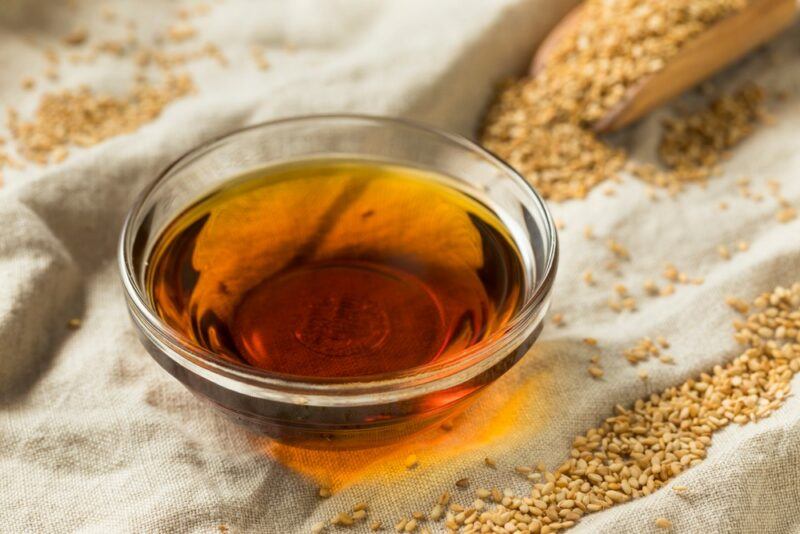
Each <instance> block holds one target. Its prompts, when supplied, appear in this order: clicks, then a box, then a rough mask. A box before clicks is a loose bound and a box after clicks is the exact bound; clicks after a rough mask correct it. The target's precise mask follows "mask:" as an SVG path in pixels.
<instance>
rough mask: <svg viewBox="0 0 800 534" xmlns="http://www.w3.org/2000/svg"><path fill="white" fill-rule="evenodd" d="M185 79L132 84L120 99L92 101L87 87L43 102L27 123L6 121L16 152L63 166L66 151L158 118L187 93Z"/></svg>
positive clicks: (46, 97) (190, 86)
mask: <svg viewBox="0 0 800 534" xmlns="http://www.w3.org/2000/svg"><path fill="white" fill-rule="evenodd" d="M193 90H194V84H193V83H192V80H191V79H190V78H189V77H188V76H185V75H184V76H170V77H168V78H167V79H166V81H165V82H164V83H163V84H160V85H151V84H147V83H141V84H137V86H136V87H135V88H134V90H133V92H132V93H131V94H129V95H126V96H124V97H122V98H114V97H111V96H105V95H95V94H94V93H93V92H92V91H91V89H89V88H88V87H81V88H79V89H78V90H75V91H71V90H64V91H59V92H54V93H47V94H45V95H43V96H42V99H41V101H40V103H39V107H38V109H37V110H36V114H35V116H34V118H33V119H32V120H31V121H20V120H19V119H18V117H17V114H16V113H15V112H13V111H12V112H10V113H9V115H8V127H9V130H10V131H11V134H12V135H13V136H14V138H15V139H16V141H17V151H18V153H19V155H20V156H22V157H23V158H25V159H26V160H28V161H31V162H35V163H40V164H47V163H58V162H60V161H63V160H64V159H65V158H66V157H67V155H68V154H69V152H68V147H69V146H71V145H74V146H79V147H88V146H92V145H96V144H97V143H99V142H101V141H103V140H105V139H108V138H109V137H113V136H116V135H120V134H123V133H128V132H132V131H134V130H137V129H138V128H139V127H140V126H142V125H143V124H145V123H148V122H150V121H152V120H153V119H155V118H156V117H158V116H159V115H160V114H161V111H162V110H163V109H164V107H166V106H167V105H168V104H169V103H170V102H172V101H174V100H176V99H178V98H180V97H182V96H185V95H187V94H189V93H191V92H192V91H193Z"/></svg>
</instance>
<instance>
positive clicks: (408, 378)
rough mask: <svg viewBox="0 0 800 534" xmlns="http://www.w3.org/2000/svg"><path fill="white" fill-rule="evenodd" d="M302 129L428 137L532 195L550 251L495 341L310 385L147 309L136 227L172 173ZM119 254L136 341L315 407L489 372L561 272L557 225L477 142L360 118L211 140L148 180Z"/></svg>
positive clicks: (531, 324)
mask: <svg viewBox="0 0 800 534" xmlns="http://www.w3.org/2000/svg"><path fill="white" fill-rule="evenodd" d="M306 121H334V122H339V121H356V122H366V123H371V124H376V125H379V126H383V127H390V128H391V127H401V128H406V129H411V130H415V131H420V132H424V133H427V134H432V135H434V136H437V137H440V138H442V139H443V140H446V141H448V142H450V143H453V144H456V145H458V146H460V147H461V148H464V149H467V150H468V151H470V152H473V153H477V154H478V155H480V156H481V157H483V158H485V159H486V160H488V161H489V162H491V163H492V164H494V165H495V166H497V167H499V168H500V169H502V170H503V171H504V172H505V174H506V175H507V177H509V178H510V179H511V180H512V181H514V182H516V184H517V185H519V186H521V189H522V190H523V191H526V192H527V193H528V194H529V195H530V198H529V200H532V201H533V203H534V205H535V206H536V209H537V210H538V211H539V214H540V215H541V216H542V220H543V221H544V222H545V227H544V228H541V227H540V225H538V224H537V227H539V231H540V232H542V233H543V234H544V237H545V238H546V240H547V244H549V246H547V247H546V250H545V253H546V258H545V269H544V272H543V273H541V275H539V276H537V278H536V280H535V281H534V284H533V288H531V289H532V290H531V291H530V292H529V293H530V294H528V295H526V298H525V300H524V302H523V304H522V306H521V307H520V309H519V310H518V311H517V312H516V313H515V314H514V316H513V317H512V318H511V319H510V320H509V322H508V323H507V324H506V325H505V326H504V327H503V329H502V330H501V332H500V333H499V334H498V335H495V336H493V337H492V338H489V339H488V340H484V342H481V343H480V344H477V345H475V346H473V347H469V348H467V349H465V350H464V351H462V352H461V356H460V357H458V358H456V359H453V360H452V361H448V362H447V363H446V364H441V365H439V366H437V365H436V364H435V363H434V364H428V365H424V366H420V367H416V368H413V369H411V370H405V371H398V372H393V373H386V374H380V375H369V376H368V377H365V378H366V379H365V380H360V379H359V380H356V381H354V379H353V378H348V377H343V378H313V379H307V378H304V377H297V376H293V375H285V374H281V373H275V372H270V371H266V370H262V369H257V368H253V367H249V366H245V365H240V364H236V363H234V362H230V361H227V360H225V359H223V358H220V357H219V356H218V355H216V354H214V353H213V352H211V351H209V350H207V349H204V348H203V347H200V346H199V345H196V344H195V343H193V342H191V341H190V340H188V339H187V338H185V336H183V335H182V334H180V333H179V332H178V331H177V330H175V329H173V328H172V327H170V326H169V325H167V324H166V323H165V322H164V321H162V320H161V318H160V317H159V316H158V315H157V313H156V312H155V310H153V309H151V307H150V305H149V304H148V302H149V299H148V298H147V296H146V294H145V292H144V288H141V287H140V284H139V283H138V281H137V278H136V274H135V266H134V262H133V260H132V257H131V256H132V253H133V240H134V238H135V236H136V234H137V232H138V229H139V228H138V226H136V227H134V222H135V221H136V219H137V217H138V216H139V215H140V212H141V210H142V208H143V207H144V206H145V204H146V202H147V200H148V199H149V198H150V195H151V194H152V193H153V192H154V191H155V190H156V189H157V188H158V186H159V185H160V184H161V183H162V182H164V181H165V180H167V179H169V177H170V176H172V175H173V173H174V172H175V171H176V170H178V169H180V168H181V167H182V166H183V165H186V164H188V163H190V162H191V161H192V160H193V159H194V158H196V157H199V156H202V155H203V154H205V153H206V152H208V151H210V150H212V149H213V148H215V146H216V145H217V144H220V143H223V142H226V141H230V140H232V139H234V138H235V137H237V136H239V135H243V134H245V133H247V132H250V131H253V130H259V129H262V128H269V127H275V126H280V125H283V124H287V123H302V122H306ZM534 224H535V223H534ZM117 250H118V253H117V260H118V266H119V269H120V276H121V279H122V285H123V288H124V290H125V297H126V301H127V304H128V310H129V313H130V315H131V318H132V319H133V321H134V323H136V326H137V327H138V328H139V330H140V333H142V334H144V335H145V336H146V337H147V338H148V340H149V341H151V342H152V343H153V344H154V345H155V346H156V348H157V349H159V350H161V351H162V352H164V353H166V354H167V355H168V356H169V357H170V358H171V359H172V360H173V361H175V362H177V363H178V364H180V365H181V366H183V367H185V368H187V369H188V370H190V371H192V372H194V373H196V374H199V375H201V376H203V377H204V378H207V379H209V380H212V381H214V382H216V383H218V384H219V385H222V386H223V387H227V388H229V389H233V390H237V391H239V392H242V393H246V394H249V395H252V396H256V397H262V398H272V399H276V400H283V401H286V400H287V395H290V396H294V397H293V398H292V399H290V400H291V401H292V402H301V403H307V402H310V401H316V402H315V403H322V404H325V405H335V404H351V403H352V401H356V402H358V400H357V399H361V400H362V401H365V402H367V403H368V402H369V401H370V400H372V401H374V400H376V397H375V395H379V397H380V400H381V402H385V401H386V400H387V394H388V395H389V397H392V400H402V399H406V398H411V397H413V396H416V395H419V394H421V393H424V392H426V391H429V390H440V389H444V388H446V387H449V386H452V385H456V384H459V383H462V382H464V381H465V380H468V379H469V378H470V377H472V376H476V375H477V374H478V373H480V372H481V371H482V370H485V369H488V368H490V367H491V366H493V365H494V364H495V363H496V362H497V361H499V360H500V359H501V358H502V357H504V356H505V355H507V354H509V353H510V352H511V351H513V350H514V349H515V348H517V347H518V346H519V345H520V344H522V343H523V342H524V340H525V339H527V337H528V335H529V334H530V333H532V331H533V329H534V328H535V327H536V326H537V325H538V324H540V323H541V320H540V321H538V322H537V321H535V319H536V317H537V316H538V315H539V312H540V311H541V308H542V304H548V300H547V298H548V296H549V295H550V293H551V290H552V286H553V283H554V281H555V276H556V272H557V269H558V257H559V242H558V232H557V230H556V225H555V222H554V220H553V217H552V215H551V214H550V211H549V209H548V208H547V205H546V203H545V201H544V199H543V198H542V197H541V195H539V193H538V192H537V191H536V189H535V188H534V187H533V186H532V185H531V184H530V183H528V181H527V180H525V179H524V178H523V177H522V176H521V175H520V174H519V173H518V172H517V171H516V170H514V169H513V168H512V167H511V166H510V165H509V164H508V163H506V162H505V161H504V160H503V159H501V158H500V157H498V156H497V155H496V154H494V153H493V152H491V151H490V150H488V149H486V148H485V147H483V146H481V145H480V144H478V143H477V142H474V141H472V140H470V139H468V138H466V137H464V136H462V135H459V134H455V133H451V132H447V131H444V130H441V129H439V128H436V127H433V126H430V125H427V124H425V123H422V122H419V121H416V120H410V119H405V118H397V117H387V116H379V115H369V114H358V113H323V114H307V115H296V116H290V117H283V118H278V119H274V120H268V121H264V122H259V123H256V124H252V125H248V126H244V127H241V128H237V129H234V130H230V131H228V132H226V133H224V134H222V135H219V136H216V137H213V138H212V139H210V140H207V141H205V142H203V143H200V144H198V145H196V146H194V147H193V148H191V149H189V150H188V151H186V152H184V153H183V154H182V155H180V156H179V157H178V158H176V159H175V160H174V161H172V162H171V163H170V164H168V165H167V166H166V167H165V168H164V169H163V170H162V171H161V172H159V173H158V174H157V175H156V177H155V179H153V180H151V181H150V182H149V183H148V184H147V185H146V186H145V187H144V188H143V189H142V191H141V192H140V193H139V194H138V195H137V197H136V199H135V200H134V202H133V204H132V206H131V208H130V209H129V210H128V212H127V215H126V217H125V220H124V223H123V227H122V232H121V235H120V239H119V243H118V249H117ZM526 293H528V291H526ZM545 311H546V310H545ZM176 356H177V359H176ZM492 356H494V358H493V357H492ZM410 371H413V372H410ZM298 396H299V397H298ZM353 397H355V399H354V398H353Z"/></svg>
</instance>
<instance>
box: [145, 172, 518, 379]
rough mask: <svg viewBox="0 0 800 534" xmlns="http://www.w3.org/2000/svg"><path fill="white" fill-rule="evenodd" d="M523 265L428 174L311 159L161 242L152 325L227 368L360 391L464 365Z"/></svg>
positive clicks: (499, 231) (226, 193)
mask: <svg viewBox="0 0 800 534" xmlns="http://www.w3.org/2000/svg"><path fill="white" fill-rule="evenodd" d="M524 283H525V281H524V278H523V271H522V267H521V260H520V258H519V253H518V251H517V249H516V247H515V246H514V245H513V242H512V240H511V237H510V235H509V232H508V230H507V229H506V228H505V227H504V226H503V224H502V223H501V221H500V220H499V218H498V217H497V216H496V215H495V214H494V213H493V212H492V211H491V210H490V209H488V208H487V207H486V206H485V205H483V204H481V203H480V202H478V201H477V200H475V199H473V198H471V197H469V196H467V195H465V194H463V193H460V192H458V191H457V190H455V189H453V188H450V187H448V186H446V185H442V184H441V183H438V182H436V181H435V177H434V176H432V175H431V174H429V173H427V172H423V171H420V170H416V169H412V168H407V167H399V166H391V165H382V164H376V163H370V162H363V161H350V160H347V161H342V160H317V161H311V162H307V163H302V164H292V165H286V166H282V167H273V168H269V169H265V170H262V171H259V172H254V173H250V174H248V175H245V176H241V177H238V178H236V179H233V180H231V181H229V182H228V183H227V184H226V185H225V186H224V187H223V188H221V189H219V190H217V191H215V192H213V193H211V194H209V195H207V196H206V197H204V198H203V199H201V200H200V201H198V202H197V203H196V204H194V205H193V206H191V207H190V208H188V209H187V210H186V211H184V212H183V213H182V214H181V215H180V216H178V217H177V218H176V219H175V220H174V221H172V223H171V224H170V225H169V226H168V227H167V228H166V230H165V231H164V232H163V233H162V234H161V236H160V237H159V239H158V241H157V243H156V245H155V247H154V248H153V252H152V253H151V256H150V261H149V263H148V270H147V287H148V289H149V291H150V297H151V299H152V301H153V303H154V305H155V307H156V310H157V312H158V314H159V315H160V316H161V317H162V318H163V319H164V320H165V321H166V322H167V323H168V324H170V325H171V326H172V327H173V328H175V329H177V330H178V331H180V332H181V333H182V334H183V335H184V336H186V337H188V338H189V339H191V340H192V341H193V342H194V343H196V344H198V345H200V346H202V347H205V348H206V349H208V350H211V351H213V352H215V353H216V354H218V355H220V357H223V358H226V359H228V360H230V361H234V362H237V363H240V364H245V365H249V366H253V367H257V368H260V369H263V370H267V371H271V372H274V373H281V374H285V375H294V376H302V377H307V378H308V377H320V378H321V377H353V378H357V377H365V376H369V375H377V374H383V373H390V372H397V371H404V370H411V369H414V368H417V367H420V366H423V365H425V364H429V363H431V362H443V361H447V360H450V359H454V358H458V356H459V353H461V351H462V350H463V349H465V348H467V347H470V346H472V345H475V344H478V343H482V342H485V341H486V340H488V339H489V338H491V337H493V336H495V335H498V333H499V332H500V331H501V330H502V329H503V327H504V325H506V323H507V322H508V321H509V319H510V318H511V316H512V315H513V314H514V312H515V311H516V310H517V308H518V306H519V304H520V299H521V293H522V291H523V287H524Z"/></svg>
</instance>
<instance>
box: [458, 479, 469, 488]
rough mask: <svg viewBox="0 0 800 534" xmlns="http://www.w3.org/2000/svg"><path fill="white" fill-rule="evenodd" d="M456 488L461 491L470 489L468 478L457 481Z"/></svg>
mask: <svg viewBox="0 0 800 534" xmlns="http://www.w3.org/2000/svg"><path fill="white" fill-rule="evenodd" d="M456 487H457V488H460V489H464V488H468V487H469V479H468V478H459V479H458V480H456Z"/></svg>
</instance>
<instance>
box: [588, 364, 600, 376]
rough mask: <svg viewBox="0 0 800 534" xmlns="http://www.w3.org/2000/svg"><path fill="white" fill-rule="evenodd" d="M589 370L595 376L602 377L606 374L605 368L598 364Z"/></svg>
mask: <svg viewBox="0 0 800 534" xmlns="http://www.w3.org/2000/svg"><path fill="white" fill-rule="evenodd" d="M587 371H589V374H590V375H591V376H592V377H593V378H601V377H602V376H603V374H604V372H603V370H602V369H600V368H599V367H596V366H590V367H589V368H588V369H587Z"/></svg>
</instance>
